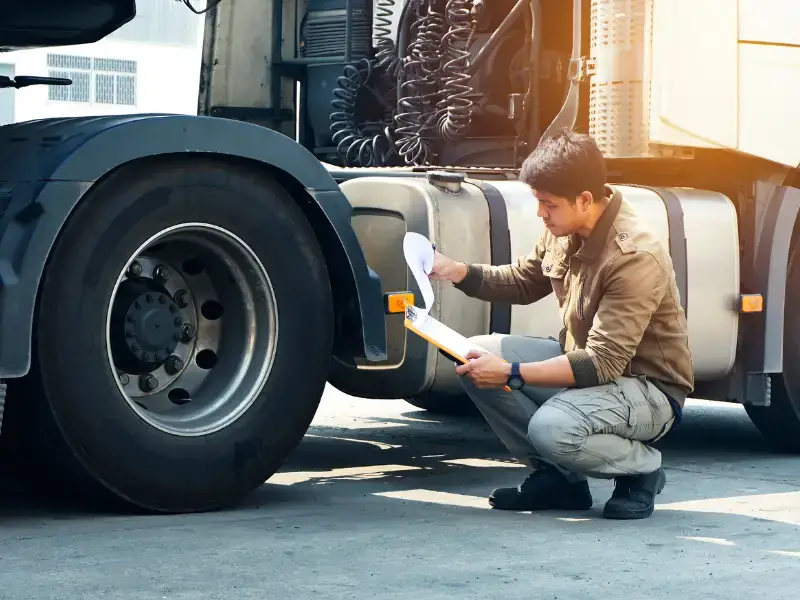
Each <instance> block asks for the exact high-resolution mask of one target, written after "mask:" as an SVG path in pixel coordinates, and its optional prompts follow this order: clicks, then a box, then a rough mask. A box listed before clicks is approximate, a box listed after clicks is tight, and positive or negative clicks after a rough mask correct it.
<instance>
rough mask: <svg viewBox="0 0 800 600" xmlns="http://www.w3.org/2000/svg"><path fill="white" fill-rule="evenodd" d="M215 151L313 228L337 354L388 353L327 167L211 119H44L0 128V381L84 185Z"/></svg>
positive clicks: (23, 348)
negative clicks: (258, 178)
mask: <svg viewBox="0 0 800 600" xmlns="http://www.w3.org/2000/svg"><path fill="white" fill-rule="evenodd" d="M187 153H205V154H215V155H219V156H221V157H224V158H225V159H231V160H238V161H249V162H250V163H251V164H253V165H256V166H260V167H262V168H265V169H269V171H270V172H271V173H273V175H275V176H276V177H277V178H278V180H279V181H280V182H281V183H282V184H283V185H286V186H287V187H289V188H290V191H292V193H293V197H295V198H296V199H297V200H298V204H300V205H301V207H302V208H303V210H304V211H305V212H306V215H307V216H309V220H310V221H311V222H312V225H313V226H314V229H315V231H316V232H317V235H318V238H319V239H320V243H321V244H322V246H323V249H324V252H325V255H326V260H327V261H328V266H329V269H330V271H331V285H332V287H333V288H334V290H333V291H334V297H335V298H336V303H337V311H336V312H337V347H336V348H335V352H336V353H337V355H338V357H339V358H340V359H342V360H346V361H348V362H351V361H352V360H353V359H354V358H356V357H364V358H366V359H367V360H370V361H378V360H384V359H385V358H386V329H385V322H384V318H385V317H384V311H383V297H382V293H381V284H380V280H379V278H378V276H377V274H376V273H375V272H374V271H373V270H372V269H370V268H369V266H368V265H367V263H366V260H365V257H364V254H363V251H362V249H361V245H360V244H359V242H358V239H357V237H356V234H355V231H354V230H353V228H352V226H351V224H350V215H351V211H352V208H351V206H350V203H349V202H348V200H347V198H346V197H345V196H344V194H343V193H342V191H341V190H340V189H339V187H338V185H337V184H336V182H335V180H334V179H333V177H332V176H331V175H330V174H329V173H328V171H327V170H326V168H325V167H324V166H323V165H322V163H320V162H319V160H317V159H316V158H315V157H314V156H313V155H312V154H311V153H310V152H308V151H307V150H306V149H305V148H304V147H303V146H301V145H300V144H298V143H297V142H295V141H294V140H292V139H291V138H289V137H287V136H285V135H283V134H281V133H279V132H277V131H274V130H271V129H267V128H264V127H260V126H257V125H252V124H249V123H244V122H241V121H233V120H227V119H221V118H215V117H199V116H193V115H162V114H157V115H156V114H140V115H123V116H103V117H78V118H67V119H44V120H39V121H29V122H24V123H16V124H13V125H6V126H4V127H0V378H8V377H21V376H23V375H25V374H26V373H27V372H28V370H29V369H30V364H31V349H32V344H31V335H32V330H33V319H34V311H35V306H36V297H37V292H38V287H39V282H40V279H41V277H42V273H43V270H44V267H45V264H46V262H47V258H48V256H49V253H50V250H51V248H52V246H53V244H54V242H55V240H56V238H57V236H58V234H59V231H60V230H61V228H62V226H63V225H64V223H65V222H66V221H67V219H68V218H69V216H70V214H71V212H72V210H73V209H74V208H75V206H76V205H77V204H78V202H80V200H81V199H82V198H83V197H84V195H85V194H86V192H88V191H89V190H90V189H91V187H92V185H93V184H94V183H95V182H96V181H98V180H100V179H102V178H103V177H104V176H105V175H106V174H108V173H110V172H111V171H113V170H115V169H117V168H119V167H121V166H123V165H126V164H129V163H131V162H134V161H137V160H142V159H148V158H150V159H152V157H154V156H159V155H176V154H180V155H185V154H187Z"/></svg>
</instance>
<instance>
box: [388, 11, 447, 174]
mask: <svg viewBox="0 0 800 600" xmlns="http://www.w3.org/2000/svg"><path fill="white" fill-rule="evenodd" d="M412 2H414V6H413V10H414V11H415V19H414V21H413V22H412V24H411V27H410V38H411V43H410V44H409V46H408V50H407V52H406V58H405V60H404V62H403V67H402V71H401V74H400V79H402V83H401V84H400V85H399V86H398V91H397V95H398V100H397V114H396V116H395V122H396V123H397V128H396V129H395V135H396V136H397V138H398V140H397V145H398V152H399V154H400V156H402V157H403V159H404V160H405V162H406V163H407V164H409V165H420V164H425V163H428V162H430V160H431V158H432V157H433V147H432V146H433V144H434V143H435V142H436V141H437V138H438V136H437V131H436V118H437V108H436V106H437V104H438V101H439V86H438V73H439V66H440V63H441V39H442V36H443V35H444V33H445V30H446V22H445V18H444V15H442V14H441V13H438V12H436V11H435V10H434V9H433V8H432V7H431V6H430V3H429V2H428V1H426V0H412Z"/></svg>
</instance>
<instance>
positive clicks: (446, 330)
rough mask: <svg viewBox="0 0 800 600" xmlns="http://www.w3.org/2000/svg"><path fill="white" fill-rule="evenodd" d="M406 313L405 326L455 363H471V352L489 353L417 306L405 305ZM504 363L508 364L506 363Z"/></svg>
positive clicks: (506, 388) (509, 389)
mask: <svg viewBox="0 0 800 600" xmlns="http://www.w3.org/2000/svg"><path fill="white" fill-rule="evenodd" d="M405 306H406V312H405V318H404V319H403V325H404V326H405V328H406V329H408V330H409V331H413V332H414V333H415V334H417V335H418V336H419V337H421V338H422V339H424V340H425V341H427V342H428V343H429V344H433V345H434V346H436V348H438V349H439V352H440V353H441V354H443V355H444V356H446V357H448V358H449V359H451V360H452V361H454V362H457V363H461V364H466V363H468V362H469V361H468V360H467V358H466V356H467V354H469V351H470V350H473V349H475V350H482V351H484V352H488V350H486V349H485V348H481V347H480V346H476V345H475V344H473V343H471V342H470V341H469V340H468V339H467V338H466V337H464V336H463V335H461V334H460V333H458V332H457V331H455V330H454V329H451V328H450V327H448V326H447V325H445V324H444V323H442V322H441V321H439V320H437V319H434V318H433V317H432V316H430V315H429V314H423V313H421V312H420V311H419V310H418V309H417V308H416V307H415V306H412V305H410V304H408V303H406V304H405ZM502 360H504V362H508V361H505V359H502ZM503 389H505V390H506V391H507V392H510V391H511V388H510V387H508V386H507V385H506V386H504V388H503Z"/></svg>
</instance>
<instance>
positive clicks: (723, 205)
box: [330, 174, 740, 398]
mask: <svg viewBox="0 0 800 600" xmlns="http://www.w3.org/2000/svg"><path fill="white" fill-rule="evenodd" d="M487 184H488V185H487ZM615 187H616V188H617V189H618V190H619V191H620V192H621V193H622V195H623V197H624V198H625V200H627V201H628V202H629V203H631V205H633V207H634V208H635V209H636V210H637V212H638V213H639V214H640V215H641V216H642V218H643V219H644V220H645V221H646V222H647V223H648V224H649V225H650V226H651V227H652V228H653V230H654V231H656V232H657V233H658V234H659V235H660V236H661V238H662V243H664V244H665V247H667V248H669V242H670V228H669V223H670V220H669V218H668V211H667V204H668V202H671V203H672V204H673V205H672V206H671V210H672V211H673V212H674V210H675V209H676V208H678V207H679V208H680V209H681V210H682V213H683V229H684V235H685V238H686V244H685V253H686V270H685V277H683V276H682V274H681V273H680V272H679V271H680V270H681V269H682V266H681V265H682V262H681V261H676V272H678V275H679V279H680V278H683V280H684V281H685V282H686V285H685V290H686V298H682V301H683V303H684V307H685V308H686V312H687V320H688V325H689V341H690V346H691V350H692V358H693V362H694V368H695V377H696V379H697V380H698V381H703V380H713V379H717V378H720V377H722V376H724V375H725V374H727V373H728V372H729V371H730V369H731V368H732V367H733V363H734V358H735V352H736V342H737V335H738V323H739V321H738V313H737V311H736V302H737V299H738V297H739V273H740V271H739V237H738V223H737V218H736V211H735V208H734V206H733V204H732V203H731V201H730V200H729V199H728V198H727V197H725V196H723V195H721V194H718V193H714V192H707V191H702V190H693V189H684V188H670V189H669V190H660V189H657V188H652V189H650V188H644V187H638V186H626V185H616V186H615ZM341 188H342V191H343V192H344V194H345V195H346V196H347V198H348V199H349V201H350V203H351V205H352V206H353V217H352V223H353V226H354V228H355V231H356V235H357V236H358V238H359V240H360V242H361V245H362V247H363V249H364V252H365V255H366V259H367V262H368V263H369V265H370V266H371V267H372V268H373V269H374V270H375V271H376V272H377V273H378V275H379V276H380V277H381V281H382V283H383V291H384V292H394V291H403V290H409V291H412V292H414V293H415V294H416V297H417V299H418V300H417V302H418V303H420V302H421V301H422V300H421V296H420V294H419V289H417V286H416V283H415V282H414V279H413V277H412V276H411V273H410V271H409V270H408V268H407V266H406V263H405V259H404V257H403V248H402V244H403V236H404V235H405V233H406V232H408V231H414V232H417V233H420V234H422V235H425V236H426V237H428V238H429V239H430V240H431V241H432V242H435V243H436V245H437V249H438V250H439V251H440V252H442V253H443V254H445V255H447V256H449V257H451V258H454V259H455V260H459V261H463V262H467V263H483V264H491V263H492V262H493V261H494V263H495V264H507V263H508V262H512V261H515V260H516V259H517V258H518V257H519V256H522V255H525V254H527V253H528V252H530V251H531V249H532V248H533V247H534V245H535V244H536V241H537V239H538V238H539V237H540V236H541V235H542V233H543V232H544V224H543V223H542V221H541V219H539V218H538V217H537V215H536V211H537V200H536V198H535V197H534V196H533V194H532V192H531V190H530V188H529V187H528V186H527V185H526V184H524V183H521V182H517V181H484V182H479V181H475V180H470V179H467V180H465V181H463V182H460V183H458V182H452V181H450V182H448V181H441V180H438V179H437V174H429V176H428V178H427V179H426V178H425V177H419V178H417V177H413V178H409V177H391V176H387V177H363V178H356V179H352V180H350V181H346V182H344V183H343V184H342V185H341ZM665 199H666V200H665ZM498 203H499V204H500V206H499V207H498ZM676 205H677V206H676ZM490 207H492V208H491V210H490ZM498 209H500V210H502V209H504V210H505V214H506V218H507V222H508V227H507V231H508V235H507V236H506V242H505V250H503V251H502V252H498V250H499V249H502V247H503V244H498V241H497V240H498V238H497V236H498V234H500V235H502V233H503V232H504V231H505V228H503V230H502V231H499V227H498V225H497V223H500V224H501V225H502V220H498ZM678 214H680V211H679V212H678ZM490 216H491V219H490ZM492 219H494V221H492ZM492 225H494V236H495V237H494V238H493V236H492V230H491V226H492ZM676 239H677V238H676ZM509 241H510V249H509V248H508V246H509V244H508V242H509ZM673 243H675V240H673ZM509 250H510V252H509ZM493 253H494V254H495V256H493ZM498 254H505V256H501V255H498ZM433 289H434V294H435V298H436V300H435V303H434V306H433V307H432V309H431V314H432V315H433V316H434V317H436V318H437V319H439V320H441V321H442V322H444V323H445V324H446V325H448V326H450V327H452V328H453V329H455V330H457V331H459V332H461V333H462V334H463V335H465V336H473V335H481V334H486V333H491V332H492V328H491V326H490V323H491V322H492V306H491V305H490V304H489V303H486V302H482V301H479V300H475V299H473V298H468V297H467V296H465V295H464V294H463V293H461V292H459V291H458V290H456V289H454V288H453V287H452V286H451V285H450V284H447V283H444V284H442V283H439V282H433ZM386 319H387V322H386V328H387V338H388V344H389V348H388V359H387V360H386V361H385V362H383V363H377V364H365V365H358V366H356V367H353V366H348V365H344V364H340V363H337V364H334V367H333V372H332V374H331V378H330V381H331V383H332V384H333V385H334V386H335V387H337V388H338V389H340V390H342V391H343V392H345V393H348V394H351V395H354V396H360V397H365V398H411V397H414V396H419V395H421V394H423V393H428V394H430V393H432V394H440V393H441V394H445V395H450V394H453V393H459V392H460V390H461V387H460V384H459V383H458V380H457V378H456V376H455V372H454V369H453V363H452V361H451V360H448V359H447V358H445V357H444V356H442V355H441V354H440V353H439V352H438V351H437V350H436V348H435V347H433V346H431V345H430V344H428V343H427V342H425V341H424V340H422V339H421V338H419V337H418V336H416V335H414V334H413V333H410V332H408V331H406V329H405V328H404V327H403V323H402V317H401V316H400V315H388V316H387V318H386ZM560 328H561V323H560V319H559V316H558V310H557V305H556V299H555V296H554V295H553V294H551V295H549V296H547V297H546V298H544V299H543V300H541V301H539V302H536V303H534V304H531V305H527V306H512V307H511V308H510V332H511V333H513V334H520V335H531V336H545V337H546V336H553V337H558V333H559V330H560Z"/></svg>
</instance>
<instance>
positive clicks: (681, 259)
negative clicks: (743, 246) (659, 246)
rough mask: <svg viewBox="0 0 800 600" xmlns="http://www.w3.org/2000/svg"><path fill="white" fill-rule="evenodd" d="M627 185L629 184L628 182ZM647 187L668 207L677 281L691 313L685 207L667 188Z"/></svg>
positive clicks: (668, 222)
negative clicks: (684, 220) (684, 223)
mask: <svg viewBox="0 0 800 600" xmlns="http://www.w3.org/2000/svg"><path fill="white" fill-rule="evenodd" d="M626 185H627V184H626ZM641 187H645V188H647V189H649V190H651V191H653V192H655V193H656V194H658V196H659V197H660V198H661V200H662V201H663V202H664V207H665V208H666V209H667V225H668V227H669V254H670V256H671V257H672V266H673V268H674V269H675V281H676V283H677V285H678V293H679V294H680V295H681V304H683V312H684V313H686V316H688V315H689V274H688V271H689V262H688V257H687V250H686V230H685V228H684V225H683V207H681V201H680V199H679V198H678V197H677V196H676V195H675V194H674V193H672V192H671V191H670V190H668V189H667V188H658V187H647V186H641Z"/></svg>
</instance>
